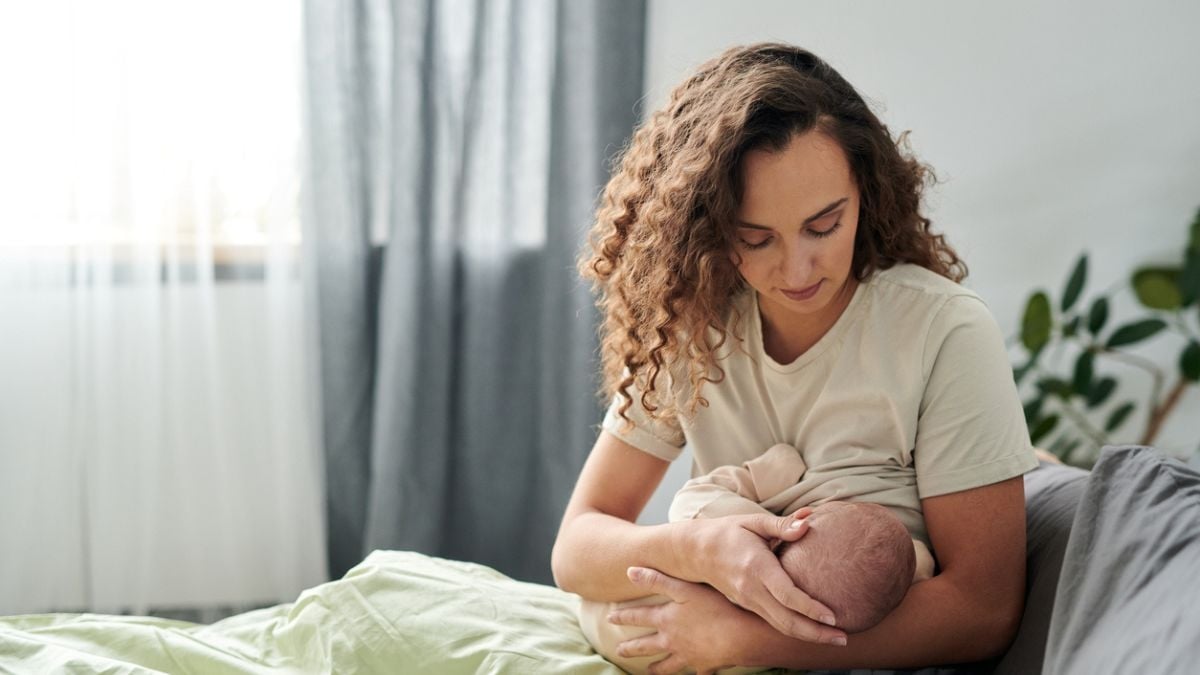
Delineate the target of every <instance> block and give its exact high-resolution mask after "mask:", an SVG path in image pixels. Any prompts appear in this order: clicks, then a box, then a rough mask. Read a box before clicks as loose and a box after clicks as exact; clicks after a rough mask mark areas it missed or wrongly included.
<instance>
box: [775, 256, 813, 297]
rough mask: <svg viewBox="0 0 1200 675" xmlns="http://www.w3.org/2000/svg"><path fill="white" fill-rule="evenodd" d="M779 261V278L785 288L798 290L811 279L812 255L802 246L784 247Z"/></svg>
mask: <svg viewBox="0 0 1200 675" xmlns="http://www.w3.org/2000/svg"><path fill="white" fill-rule="evenodd" d="M782 248H783V259H782V260H781V261H780V269H779V272H780V276H782V277H783V282H784V285H785V286H786V287H787V288H791V289H796V290H799V289H801V288H804V287H805V286H807V285H808V283H809V281H810V280H811V279H812V270H813V267H815V265H814V261H813V256H812V253H811V252H809V251H806V250H804V247H802V246H795V245H793V246H784V247H782Z"/></svg>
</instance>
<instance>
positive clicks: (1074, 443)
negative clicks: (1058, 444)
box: [1058, 438, 1082, 462]
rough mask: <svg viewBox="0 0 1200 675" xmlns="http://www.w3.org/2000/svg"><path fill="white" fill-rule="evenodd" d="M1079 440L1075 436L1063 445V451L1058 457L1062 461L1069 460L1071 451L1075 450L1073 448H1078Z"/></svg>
mask: <svg viewBox="0 0 1200 675" xmlns="http://www.w3.org/2000/svg"><path fill="white" fill-rule="evenodd" d="M1081 442H1082V441H1080V440H1079V439H1078V438H1076V439H1075V440H1073V441H1071V442H1070V443H1067V444H1066V445H1065V446H1064V447H1063V453H1062V454H1061V455H1059V456H1058V458H1059V459H1061V460H1062V461H1064V462H1070V461H1071V453H1073V452H1075V448H1078V447H1079V444H1080V443H1081Z"/></svg>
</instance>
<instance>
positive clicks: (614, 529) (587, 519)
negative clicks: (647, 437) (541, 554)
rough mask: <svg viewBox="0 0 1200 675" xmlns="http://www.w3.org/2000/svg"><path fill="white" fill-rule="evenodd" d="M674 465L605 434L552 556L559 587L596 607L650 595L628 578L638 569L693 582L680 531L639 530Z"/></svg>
mask: <svg viewBox="0 0 1200 675" xmlns="http://www.w3.org/2000/svg"><path fill="white" fill-rule="evenodd" d="M668 466H670V463H669V462H666V461H663V460H661V459H659V458H657V457H654V456H653V455H650V454H648V453H645V452H642V451H641V450H638V449H637V448H635V447H633V446H631V445H629V444H628V443H626V442H625V441H622V440H621V439H619V438H617V437H616V436H613V435H612V434H610V433H608V432H607V431H601V432H600V437H599V438H598V439H597V440H596V446H595V447H594V448H592V452H591V454H590V455H588V459H587V462H586V463H585V464H584V466H583V471H582V472H580V475H579V481H578V482H577V483H576V485H575V490H574V492H572V493H571V500H570V502H568V503H567V509H566V512H565V513H564V514H563V519H562V523H561V524H560V525H559V528H558V537H557V538H556V539H555V541H554V549H553V551H552V552H551V554H550V568H551V570H552V572H553V574H554V583H555V584H557V585H558V587H559V588H561V589H563V590H564V591H569V592H571V593H575V594H577V595H581V596H583V597H585V598H588V599H590V600H598V601H608V602H618V601H621V600H629V599H632V598H636V597H641V596H643V595H645V593H644V592H642V591H640V590H638V589H637V588H635V587H634V586H633V585H632V584H631V583H629V579H628V578H626V576H625V570H626V568H628V567H630V566H632V565H639V564H642V565H649V566H655V565H662V567H661V568H657V569H664V570H672V574H677V575H679V577H680V578H691V577H693V576H695V575H694V574H693V573H692V570H690V569H687V568H686V564H687V562H688V557H687V556H686V555H685V554H681V553H680V552H679V550H678V549H679V546H680V544H679V543H678V542H677V540H678V539H679V536H678V534H679V533H678V532H677V530H678V529H679V528H678V527H676V526H675V525H676V524H674V523H672V524H667V525H653V526H645V527H639V526H637V525H634V521H635V520H636V519H637V517H638V514H640V513H641V512H642V509H644V508H645V507H646V503H647V502H649V501H650V497H651V496H652V495H653V494H654V490H655V489H656V488H658V485H659V483H661V482H662V479H663V476H664V475H666V472H667V467H668Z"/></svg>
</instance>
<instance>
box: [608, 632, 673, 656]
mask: <svg viewBox="0 0 1200 675" xmlns="http://www.w3.org/2000/svg"><path fill="white" fill-rule="evenodd" d="M664 642H665V638H664V637H663V636H662V633H651V634H649V635H643V636H642V637H639V638H634V639H632V640H626V641H624V642H622V643H620V644H618V645H617V656H620V657H622V658H626V659H627V658H631V657H634V656H654V655H655V654H665V653H666V651H667V646H666V644H664Z"/></svg>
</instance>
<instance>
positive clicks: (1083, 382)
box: [1071, 350, 1096, 396]
mask: <svg viewBox="0 0 1200 675" xmlns="http://www.w3.org/2000/svg"><path fill="white" fill-rule="evenodd" d="M1095 362H1096V355H1095V354H1094V353H1092V352H1091V351H1087V350H1085V351H1083V352H1082V353H1080V355H1079V358H1078V359H1076V360H1075V375H1074V377H1073V378H1072V379H1071V388H1072V389H1074V390H1075V391H1077V392H1079V393H1080V394H1083V395H1084V396H1087V395H1088V391H1089V390H1091V388H1092V373H1094V372H1095Z"/></svg>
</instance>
